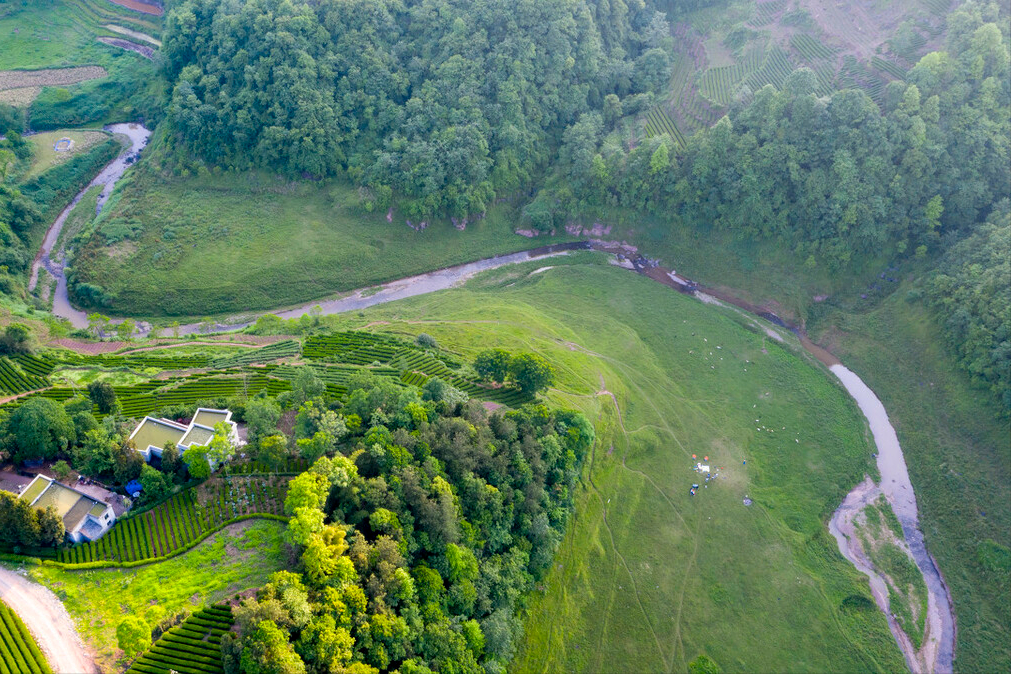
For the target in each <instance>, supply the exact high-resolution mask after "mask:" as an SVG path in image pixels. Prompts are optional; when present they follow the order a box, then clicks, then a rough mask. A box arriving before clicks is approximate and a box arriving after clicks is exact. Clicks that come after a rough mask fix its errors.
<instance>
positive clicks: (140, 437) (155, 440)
mask: <svg viewBox="0 0 1011 674" xmlns="http://www.w3.org/2000/svg"><path fill="white" fill-rule="evenodd" d="M219 423H224V424H225V425H226V426H228V438H229V440H231V442H232V444H233V445H239V444H240V443H239V427H238V426H237V425H236V424H235V422H234V421H232V412H231V410H214V409H210V408H206V407H200V408H198V409H197V411H196V414H194V415H193V419H192V420H190V423H189V424H188V425H183V424H180V423H176V422H175V421H171V420H169V419H156V418H154V417H144V419H143V420H142V421H141V422H140V423H139V424H137V428H135V429H134V430H133V433H131V434H130V439H131V440H133V443H134V446H135V447H136V448H137V451H138V452H140V453H141V454H142V455H143V456H144V460H145V461H148V462H150V461H151V457H152V456H157V457H158V458H159V459H160V458H161V453H162V450H163V449H164V448H165V445H167V444H168V443H170V442H174V443H175V445H176V447H177V448H178V449H179V453H180V454H182V453H183V452H185V451H186V450H187V449H189V448H190V447H192V446H193V445H206V444H207V443H209V442H210V441H211V438H213V437H214V426H215V425H216V424H219Z"/></svg>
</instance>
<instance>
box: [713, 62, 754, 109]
mask: <svg viewBox="0 0 1011 674" xmlns="http://www.w3.org/2000/svg"><path fill="white" fill-rule="evenodd" d="M758 67H759V62H758V56H757V53H756V52H751V53H749V54H748V56H747V57H745V58H744V59H742V61H741V62H740V63H735V64H734V65H732V66H725V67H723V68H710V69H709V70H707V71H706V72H704V73H702V76H701V77H700V78H699V93H701V94H702V95H703V96H705V97H706V98H708V99H709V100H711V101H713V102H714V103H717V104H719V105H729V104H730V102H731V101H733V100H734V94H735V92H736V91H737V89H738V87H739V86H740V84H741V82H742V80H744V78H746V77H747V76H748V75H750V74H751V73H753V72H755V71H756V70H758Z"/></svg>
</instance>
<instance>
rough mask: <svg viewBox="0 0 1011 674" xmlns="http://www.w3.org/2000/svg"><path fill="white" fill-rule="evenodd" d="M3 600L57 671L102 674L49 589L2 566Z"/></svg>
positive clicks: (1, 584) (0, 568)
mask: <svg viewBox="0 0 1011 674" xmlns="http://www.w3.org/2000/svg"><path fill="white" fill-rule="evenodd" d="M0 599H3V601H4V603H5V604H7V605H8V606H9V607H10V608H11V610H13V611H14V612H15V613H17V614H18V616H19V617H20V618H21V620H22V622H24V624H25V625H26V626H27V627H28V629H29V631H30V632H31V633H32V635H33V636H34V637H35V639H36V641H37V642H38V644H39V648H41V649H42V652H43V653H45V655H46V659H47V660H48V661H49V666H50V668H51V669H52V670H53V671H54V672H74V673H75V674H76V673H77V672H80V673H81V674H93V673H97V672H98V667H97V666H96V665H95V661H94V660H93V659H92V658H91V655H89V653H88V651H87V649H85V647H84V644H82V643H81V638H80V637H79V636H78V634H77V630H76V629H75V628H74V623H73V622H72V621H71V620H70V614H68V613H67V609H66V608H64V607H63V604H62V603H61V602H60V600H59V599H58V598H57V597H56V595H55V594H53V593H52V591H50V590H49V589H48V588H45V587H43V586H41V585H39V584H37V583H33V582H32V581H30V580H28V579H27V578H25V577H24V576H22V575H20V574H18V573H17V572H16V571H13V570H11V569H9V568H7V567H6V566H3V565H0Z"/></svg>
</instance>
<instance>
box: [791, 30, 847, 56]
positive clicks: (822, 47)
mask: <svg viewBox="0 0 1011 674" xmlns="http://www.w3.org/2000/svg"><path fill="white" fill-rule="evenodd" d="M790 45H791V46H792V47H793V48H794V49H796V50H797V53H798V54H800V56H801V57H802V58H803V59H804V60H805V61H809V62H810V61H817V60H818V59H826V60H827V59H830V58H832V57H834V56H835V55H836V52H837V50H836V49H834V48H832V47H829V46H828V45H826V44H825V43H824V42H819V41H818V40H816V39H814V38H813V37H811V36H810V35H808V34H807V33H797V34H796V35H794V36H793V37H792V38H790Z"/></svg>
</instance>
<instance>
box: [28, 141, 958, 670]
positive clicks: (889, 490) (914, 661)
mask: <svg viewBox="0 0 1011 674" xmlns="http://www.w3.org/2000/svg"><path fill="white" fill-rule="evenodd" d="M107 130H109V131H112V132H114V133H124V134H126V135H127V136H129V138H130V140H131V147H130V149H129V150H128V151H127V152H125V153H124V154H123V155H121V156H120V157H119V158H117V159H116V160H114V161H113V162H112V164H110V165H109V166H108V167H106V169H105V170H103V171H102V173H101V174H99V176H98V177H96V178H95V180H94V181H92V183H91V185H95V184H101V185H103V190H102V194H101V196H100V197H99V210H100V209H101V207H102V205H103V204H104V203H105V201H106V200H107V199H108V196H109V194H110V193H111V192H112V189H113V187H114V186H115V183H116V181H117V180H118V179H119V178H120V177H121V176H122V175H123V172H124V171H125V170H126V168H127V166H128V165H129V163H132V158H136V154H137V152H138V151H139V150H140V149H141V148H142V147H143V146H144V145H145V144H146V143H147V141H148V139H149V138H150V135H151V132H150V131H148V130H147V129H145V128H144V127H142V126H139V125H128V124H115V125H112V126H110V127H107ZM91 185H89V187H91ZM85 191H86V190H85ZM83 194H84V192H82V193H81V194H80V195H78V196H77V197H76V198H75V199H74V202H73V203H72V204H71V205H70V206H68V207H67V209H66V210H64V212H63V213H61V214H60V217H59V218H57V220H56V221H55V222H54V223H53V226H52V227H51V228H50V230H49V232H48V233H47V234H46V238H45V242H44V243H43V245H42V249H41V250H40V252H39V256H38V257H37V258H36V261H35V265H34V266H33V269H32V280H31V283H30V287H31V288H34V286H35V282H36V278H37V275H38V273H39V270H40V268H41V269H45V270H46V272H47V273H49V274H51V275H52V276H53V277H54V278H55V279H56V281H57V287H56V291H55V293H54V295H53V313H54V314H56V315H57V316H62V317H64V318H67V319H68V320H69V321H70V322H71V323H72V324H73V325H74V326H75V327H86V326H87V316H86V314H85V312H83V311H79V310H78V309H76V308H74V307H73V306H72V305H71V304H70V301H69V299H68V297H67V282H66V278H65V276H64V274H63V262H62V255H61V254H58V255H57V257H60V258H61V259H60V260H58V261H54V260H52V259H50V254H51V253H52V251H53V247H54V246H55V244H56V241H57V240H58V238H59V233H60V229H61V228H62V226H63V222H64V221H65V220H66V217H67V215H68V214H69V212H70V210H71V209H72V208H73V205H74V204H76V203H77V202H78V201H79V200H80V198H81V196H83ZM590 248H592V249H596V250H600V251H602V252H605V253H610V252H613V251H612V250H611V249H609V247H608V246H607V245H602V243H601V242H588V241H584V242H575V243H566V244H558V245H554V246H544V247H542V248H538V249H534V250H529V251H524V252H519V253H512V254H509V255H500V256H497V257H493V258H487V259H484V260H478V261H475V262H470V263H467V264H462V265H457V266H453V267H447V268H445V269H440V270H436V271H432V272H428V273H425V274H419V275H417V276H412V277H409V278H404V279H399V280H397V281H391V282H389V283H385V284H382V285H380V286H375V287H372V288H364V289H361V290H357V291H354V292H352V293H349V294H345V295H342V296H340V297H336V298H334V299H327V300H321V301H316V302H309V303H306V304H304V305H302V306H298V307H294V308H287V309H282V310H278V311H275V312H272V313H276V314H277V315H278V316H280V317H282V318H297V317H299V316H301V315H303V314H308V313H310V312H314V311H317V312H320V311H321V312H322V314H337V313H342V312H346V311H357V310H360V309H364V308H366V307H370V306H374V305H377V304H384V303H386V302H393V301H395V300H400V299H404V298H407V297H413V296H416V295H422V294H425V293H431V292H435V291H439V290H446V289H448V288H452V287H453V286H456V285H459V284H461V283H463V282H465V281H466V280H467V279H470V278H471V277H473V276H474V275H475V274H477V273H479V272H482V271H487V270H490V269H496V268H499V267H504V266H506V265H511V264H517V263H520V262H527V261H531V260H541V259H547V258H550V257H554V256H558V255H565V254H567V252H568V251H570V250H573V249H590ZM633 250H634V249H633ZM642 260H643V258H637V259H636V260H635V261H634V262H630V261H628V260H623V263H622V264H621V266H623V267H626V268H628V269H631V270H633V271H636V272H638V273H640V274H644V275H646V276H649V277H650V278H653V279H654V280H657V281H660V282H662V283H665V284H666V285H669V286H671V287H674V288H676V289H678V290H680V291H681V292H684V293H686V294H690V295H695V296H697V297H698V298H699V299H702V300H703V301H709V300H712V299H713V298H712V296H711V295H709V294H708V293H710V292H714V291H711V289H704V290H705V291H706V292H705V293H702V292H700V290H702V289H701V288H700V287H699V286H698V285H697V284H695V283H692V282H691V281H689V280H687V279H684V278H682V277H679V276H677V275H676V274H674V272H673V270H663V269H660V268H659V267H658V266H657V265H656V264H655V263H648V262H647V263H644V262H642ZM716 295H717V296H718V297H719V298H720V299H722V300H725V301H729V302H730V303H732V304H735V305H737V307H739V308H743V309H744V310H746V311H749V312H752V313H756V314H757V315H760V316H761V317H762V318H765V319H769V320H771V321H772V322H773V323H775V324H776V325H778V326H780V327H787V328H789V326H787V325H786V324H785V323H783V322H782V321H780V320H779V319H778V317H775V316H772V315H768V314H765V313H763V312H761V311H758V310H757V309H756V308H755V307H752V306H750V305H748V304H746V303H744V302H741V301H739V300H735V299H734V298H730V297H727V296H725V295H720V294H719V293H716ZM316 307H318V309H317V308H316ZM256 316H257V314H251V315H248V314H247V315H245V316H242V317H236V318H235V319H234V320H228V321H225V322H222V323H217V324H214V325H213V326H210V330H212V331H221V330H236V329H241V328H244V327H246V326H248V325H250V324H251V323H252V321H253V320H255V318H256ZM206 331H208V326H207V325H206V324H202V323H189V324H186V325H182V326H179V328H178V332H179V334H199V333H202V332H206ZM150 332H151V330H150V327H149V326H147V325H143V324H142V325H141V330H140V331H139V334H140V335H148V334H150ZM795 332H797V333H798V336H799V337H800V338H801V343H802V344H804V345H805V347H806V348H808V349H809V350H810V351H811V352H812V353H813V354H814V355H815V356H816V357H817V358H818V359H819V360H821V361H822V362H823V363H825V364H826V365H827V366H829V369H830V370H831V371H832V373H833V374H834V375H835V376H836V377H837V378H838V379H839V381H840V382H841V383H842V385H843V387H844V388H845V389H846V390H847V391H848V392H849V394H850V395H851V396H852V397H853V399H854V400H855V401H856V402H857V405H858V406H859V407H860V410H861V411H862V412H863V414H864V416H865V417H866V418H867V422H868V424H869V426H870V429H871V432H872V434H873V437H874V442H875V444H876V445H877V449H878V452H877V465H878V470H879V472H880V476H881V483H880V484H874V483H873V482H872V481H871V480H870V478H867V479H866V480H865V481H864V482H862V483H860V484H859V485H857V486H856V487H855V488H854V489H853V491H852V492H851V493H850V494H849V495H848V496H847V497H846V499H845V500H844V502H843V503H842V505H840V507H839V509H838V510H837V511H836V513H835V514H834V515H833V517H832V520H831V522H830V523H829V529H830V531H831V533H832V535H833V536H834V537H835V538H836V541H837V543H838V545H839V550H840V552H841V553H842V554H843V555H844V556H845V557H846V558H847V559H848V560H849V561H850V562H852V563H853V564H854V566H856V568H857V569H859V570H860V571H861V572H863V573H865V574H867V576H868V577H869V579H870V586H871V591H872V594H873V595H874V598H875V601H876V602H877V604H878V606H879V608H880V609H881V610H882V611H883V612H884V613H885V614H886V615H887V616H888V621H889V626H890V627H891V630H892V633H893V635H894V636H895V639H896V642H897V643H898V644H899V647H900V648H901V649H902V652H903V654H904V655H905V657H906V662H907V663H908V665H909V668H910V670H911V671H913V672H916V673H917V674H919V673H920V672H938V673H946V672H951V671H952V661H953V658H954V648H955V621H954V614H953V612H952V606H951V598H950V595H949V592H948V589H947V587H946V585H945V584H944V580H943V578H942V577H941V574H940V571H939V570H938V568H937V565H936V563H935V562H934V559H933V557H931V555H930V553H929V552H928V551H927V549H926V546H925V545H924V541H923V533H922V531H921V530H920V528H919V520H918V516H917V508H916V495H915V493H914V491H913V485H912V483H911V482H910V480H909V472H908V470H907V469H906V462H905V458H904V457H903V454H902V448H901V446H900V445H899V440H898V436H897V435H896V433H895V429H894V428H893V427H892V425H891V423H890V422H889V420H888V414H887V413H886V411H885V408H884V406H883V405H882V404H881V401H880V400H878V398H877V396H876V395H874V392H873V391H871V389H870V388H869V387H868V386H867V385H866V384H865V383H864V382H863V381H862V380H861V379H860V378H859V377H858V376H857V375H856V374H854V373H853V372H852V371H850V370H849V369H847V368H846V367H845V366H843V365H841V364H839V362H838V360H837V359H835V357H834V356H831V354H828V353H827V352H825V351H824V350H823V349H819V348H818V347H816V346H814V345H811V343H810V341H809V340H807V339H806V337H805V336H804V335H803V332H801V331H796V330H795ZM809 345H810V346H809ZM879 494H883V495H884V496H885V498H886V499H887V501H888V503H890V504H891V506H892V508H893V510H894V511H895V514H896V516H897V517H898V520H899V522H900V523H901V525H902V532H903V535H904V538H905V541H906V544H907V545H908V547H909V550H910V552H911V554H912V556H913V558H914V560H915V562H916V564H917V566H918V567H919V569H920V572H921V573H922V574H923V578H924V581H925V582H926V585H927V589H928V616H927V621H926V622H927V635H926V637H925V639H924V645H923V647H922V648H921V649H919V651H917V649H915V647H914V646H913V644H912V643H911V642H910V640H909V638H908V637H907V636H906V635H905V634H904V633H903V632H902V630H901V629H899V627H898V625H897V623H896V621H895V620H894V618H892V616H891V615H890V611H889V608H888V591H887V587H886V585H885V582H884V580H883V579H882V578H881V576H880V575H878V573H877V572H876V571H875V569H874V568H873V564H872V563H871V562H870V561H869V560H868V559H867V558H866V557H865V556H864V555H863V554H862V552H861V550H860V546H859V543H858V542H857V540H856V536H855V535H854V533H853V526H852V524H853V519H854V518H855V517H856V515H857V514H859V512H860V510H861V509H862V508H863V507H864V506H865V505H866V504H867V503H869V502H870V501H873V500H874V498H876V497H877V495H879Z"/></svg>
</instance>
